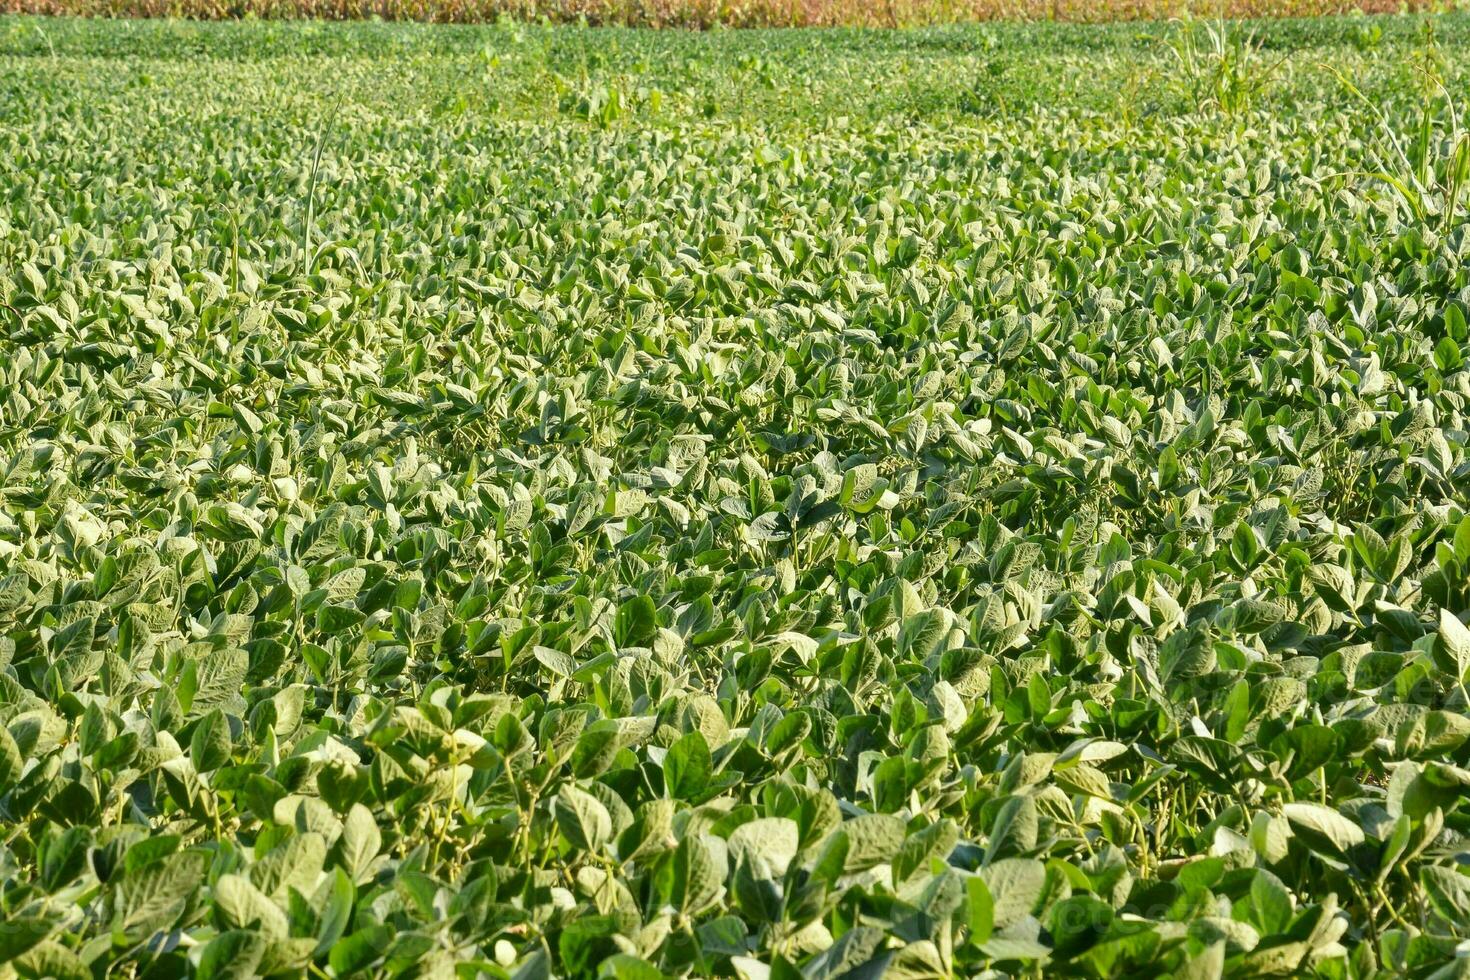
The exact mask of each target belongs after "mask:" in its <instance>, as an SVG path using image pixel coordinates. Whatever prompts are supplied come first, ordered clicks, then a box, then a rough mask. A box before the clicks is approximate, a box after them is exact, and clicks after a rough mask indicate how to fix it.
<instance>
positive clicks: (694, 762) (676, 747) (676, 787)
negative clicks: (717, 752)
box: [663, 731, 714, 800]
mask: <svg viewBox="0 0 1470 980" xmlns="http://www.w3.org/2000/svg"><path fill="white" fill-rule="evenodd" d="M713 771H714V765H713V762H712V760H711V758H710V751H709V745H708V744H707V743H706V742H705V740H704V736H703V735H701V734H700V733H699V732H697V731H693V732H689V733H688V734H686V735H684V736H683V737H682V738H680V739H679V740H678V741H677V742H675V743H674V744H673V745H672V746H670V748H669V751H668V754H667V755H665V756H664V766H663V772H664V792H665V793H667V794H668V795H669V796H670V797H672V798H673V799H676V800H693V799H697V798H698V797H700V796H701V795H703V793H704V792H705V790H706V789H708V788H709V784H710V777H711V775H712V774H713Z"/></svg>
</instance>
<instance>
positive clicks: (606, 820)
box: [556, 785, 613, 853]
mask: <svg viewBox="0 0 1470 980" xmlns="http://www.w3.org/2000/svg"><path fill="white" fill-rule="evenodd" d="M556 826H557V829H559V830H560V831H561V833H562V836H563V837H565V838H566V839H567V841H568V842H570V843H571V845H572V846H573V847H576V848H578V849H579V850H583V851H592V852H594V853H596V852H597V851H600V850H602V847H603V845H605V844H606V843H607V842H608V841H609V840H610V839H611V838H612V830H613V826H612V816H611V815H610V814H609V813H608V812H607V807H605V806H603V805H602V801H601V800H599V799H598V798H597V797H595V796H593V795H592V794H591V793H588V792H586V791H584V790H580V789H578V788H577V787H575V786H570V785H569V786H563V787H562V788H561V791H560V792H559V793H558V794H557V797H556Z"/></svg>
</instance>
